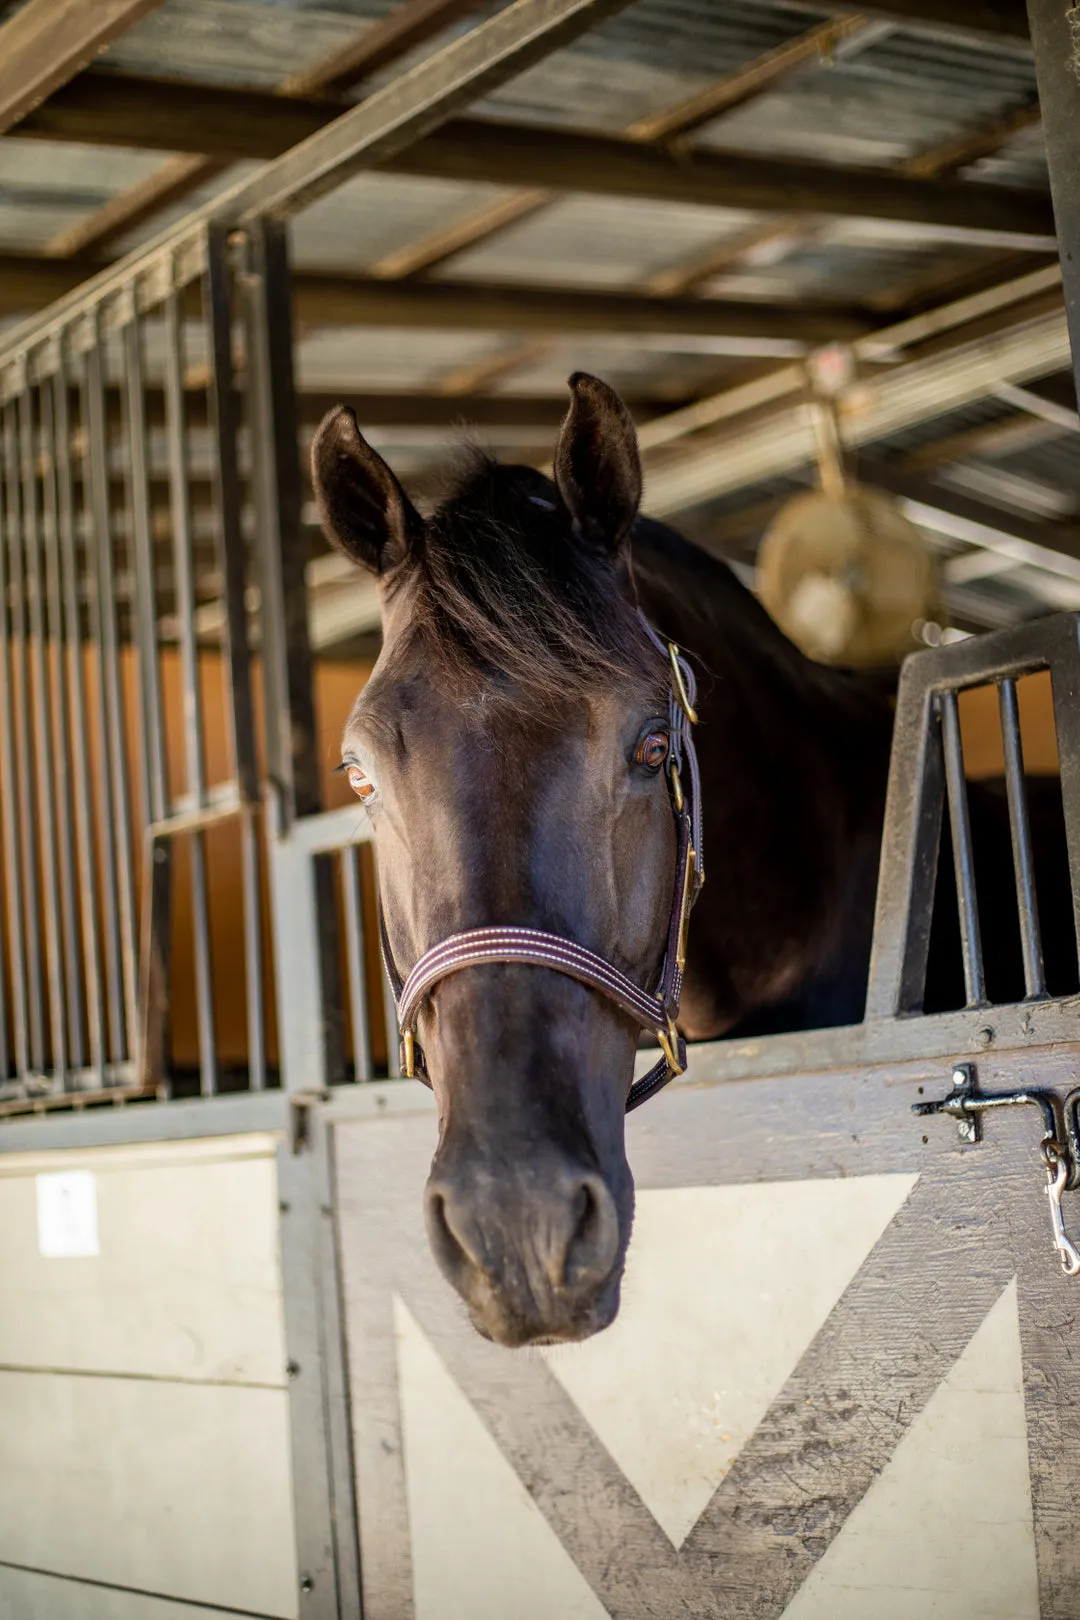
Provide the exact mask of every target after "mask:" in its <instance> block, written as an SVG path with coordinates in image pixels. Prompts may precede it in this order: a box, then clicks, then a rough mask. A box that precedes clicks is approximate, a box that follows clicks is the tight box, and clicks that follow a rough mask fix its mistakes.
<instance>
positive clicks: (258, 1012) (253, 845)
mask: <svg viewBox="0 0 1080 1620" xmlns="http://www.w3.org/2000/svg"><path fill="white" fill-rule="evenodd" d="M203 303H204V310H205V314H206V317H207V319H208V322H209V329H210V331H209V335H210V389H209V405H210V423H211V435H212V442H213V462H214V482H215V491H216V503H215V504H216V507H217V516H218V523H217V530H216V536H217V563H218V569H219V572H220V574H221V577H222V581H223V589H224V600H225V623H224V627H223V638H224V654H225V681H226V709H227V714H228V720H229V744H230V755H231V760H232V768H233V772H234V774H235V776H236V779H237V782H238V784H239V788H240V796H241V798H242V800H243V801H244V803H245V804H255V803H256V802H257V801H258V799H259V797H260V794H259V772H258V763H257V759H256V752H255V717H254V709H253V705H252V695H251V659H250V654H249V648H248V631H247V603H246V599H245V597H246V588H247V566H246V556H245V550H244V536H243V530H242V527H241V518H240V511H241V500H240V469H239V465H238V461H237V433H238V427H239V422H238V412H237V398H236V377H235V375H234V371H233V356H232V333H233V310H232V286H231V280H230V275H229V260H228V238H227V235H226V233H225V232H223V231H221V230H219V229H218V228H217V227H212V228H211V230H210V232H209V237H208V241H207V269H206V276H205V280H204V284H203ZM240 836H241V839H242V846H241V865H242V870H243V890H244V957H245V986H246V994H247V1029H248V1074H249V1083H250V1085H251V1088H252V1090H253V1091H261V1090H262V1088H263V1087H264V1086H265V1084H266V1035H265V1014H266V1004H265V991H264V986H263V971H262V915H261V912H262V904H261V894H262V888H261V883H260V878H259V842H258V829H257V826H256V824H255V820H254V817H253V816H252V815H250V814H248V815H245V816H244V817H243V820H242V823H241V834H240Z"/></svg>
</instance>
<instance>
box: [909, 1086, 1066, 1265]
mask: <svg viewBox="0 0 1080 1620" xmlns="http://www.w3.org/2000/svg"><path fill="white" fill-rule="evenodd" d="M952 1082H953V1083H952V1090H951V1091H950V1092H949V1094H948V1095H947V1096H945V1097H940V1098H939V1099H938V1100H937V1102H924V1103H913V1104H912V1112H913V1113H916V1114H924V1115H925V1114H948V1115H949V1116H950V1117H951V1118H952V1119H955V1120H956V1134H957V1136H959V1138H960V1140H961V1142H979V1141H981V1140H982V1116H983V1114H986V1113H989V1111H990V1110H991V1109H992V1108H1019V1107H1022V1106H1024V1105H1027V1104H1030V1106H1032V1107H1033V1108H1037V1109H1038V1110H1039V1112H1040V1113H1041V1115H1042V1121H1043V1135H1042V1141H1041V1143H1040V1144H1039V1154H1040V1157H1041V1159H1042V1164H1043V1169H1044V1170H1045V1172H1046V1196H1047V1197H1048V1199H1049V1200H1050V1227H1051V1231H1052V1232H1053V1238H1054V1247H1055V1249H1056V1250H1057V1252H1058V1257H1059V1259H1060V1260H1061V1269H1062V1271H1064V1273H1065V1275H1066V1276H1067V1277H1075V1276H1077V1275H1080V1249H1078V1248H1077V1247H1076V1245H1075V1243H1073V1242H1072V1240H1071V1239H1070V1237H1069V1236H1068V1234H1067V1232H1066V1231H1065V1221H1064V1217H1063V1215H1062V1210H1061V1196H1062V1194H1063V1193H1064V1192H1065V1191H1066V1190H1067V1189H1072V1188H1076V1187H1077V1186H1080V1126H1078V1123H1077V1106H1078V1104H1080V1087H1077V1088H1076V1089H1075V1090H1073V1091H1070V1092H1069V1093H1068V1095H1067V1096H1066V1097H1064V1098H1062V1097H1059V1096H1058V1094H1057V1092H1054V1091H1043V1090H1041V1089H1038V1088H1031V1087H1026V1088H1025V1089H1024V1090H1022V1091H1004V1092H987V1091H981V1090H980V1089H979V1081H978V1076H977V1074H976V1071H975V1065H974V1063H957V1064H956V1065H955V1067H954V1068H953V1071H952Z"/></svg>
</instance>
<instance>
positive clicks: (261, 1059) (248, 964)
mask: <svg viewBox="0 0 1080 1620" xmlns="http://www.w3.org/2000/svg"><path fill="white" fill-rule="evenodd" d="M240 838H241V846H240V863H241V870H242V874H243V877H242V882H243V892H244V974H245V984H246V989H247V1036H248V1084H249V1086H250V1088H251V1090H252V1091H262V1090H263V1089H264V1087H265V1085H266V1023H265V1018H266V992H265V987H264V985H263V962H262V902H261V894H262V884H261V881H260V873H259V829H258V823H257V822H256V820H255V816H254V813H253V812H251V811H248V812H247V813H246V814H245V815H243V816H242V817H241V820H240Z"/></svg>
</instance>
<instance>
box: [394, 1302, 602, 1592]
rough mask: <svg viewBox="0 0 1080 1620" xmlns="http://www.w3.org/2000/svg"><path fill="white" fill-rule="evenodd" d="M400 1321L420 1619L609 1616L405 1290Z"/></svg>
mask: <svg viewBox="0 0 1080 1620" xmlns="http://www.w3.org/2000/svg"><path fill="white" fill-rule="evenodd" d="M394 1326H395V1332H396V1336H397V1356H398V1383H399V1390H400V1398H401V1417H402V1436H403V1441H404V1448H405V1478H406V1487H407V1492H408V1502H409V1525H410V1529H411V1539H412V1558H413V1597H414V1602H415V1609H416V1620H554V1617H555V1616H558V1620H606V1617H607V1612H608V1611H607V1610H606V1609H605V1608H604V1606H603V1605H602V1604H601V1602H600V1600H599V1598H598V1597H597V1596H596V1595H595V1593H594V1592H593V1590H592V1588H591V1587H590V1586H589V1585H588V1583H587V1582H586V1580H585V1577H584V1576H583V1575H582V1574H581V1572H580V1571H579V1570H578V1569H577V1567H576V1566H575V1565H574V1563H573V1561H572V1560H571V1558H570V1555H569V1553H567V1552H566V1550H565V1548H564V1547H563V1545H562V1543H561V1542H560V1541H559V1539H558V1537H557V1536H556V1534H555V1532H554V1531H553V1530H552V1529H551V1527H550V1525H549V1524H548V1522H547V1520H546V1519H545V1518H544V1516H543V1514H542V1513H541V1511H540V1509H539V1508H538V1507H537V1506H536V1503H535V1502H534V1501H533V1499H532V1497H531V1496H530V1495H529V1493H528V1491H527V1490H526V1489H525V1487H524V1485H523V1484H522V1483H521V1481H520V1479H518V1477H517V1475H516V1474H515V1472H514V1470H513V1468H512V1467H511V1466H510V1464H509V1463H508V1462H507V1460H506V1458H505V1457H504V1456H503V1454H502V1452H501V1451H500V1450H499V1447H498V1446H497V1444H496V1442H495V1441H494V1440H493V1439H492V1437H491V1435H490V1434H489V1433H488V1432H487V1430H486V1429H485V1427H484V1425H483V1423H482V1422H481V1420H480V1418H479V1417H478V1416H477V1414H476V1412H475V1411H474V1410H473V1408H472V1407H471V1406H470V1405H469V1402H468V1401H467V1400H466V1398H465V1396H464V1395H463V1394H462V1393H461V1390H460V1389H459V1388H458V1386H457V1384H456V1383H455V1382H454V1380H453V1378H452V1377H451V1376H450V1374H449V1373H448V1372H447V1370H446V1368H445V1366H444V1365H443V1363H442V1361H441V1360H440V1359H439V1356H438V1354H437V1353H436V1351H435V1350H434V1349H433V1348H432V1346H431V1344H430V1343H429V1342H428V1340H427V1339H426V1337H425V1336H424V1334H423V1332H422V1330H421V1329H420V1327H419V1326H418V1325H417V1323H416V1321H415V1319H414V1318H413V1317H412V1315H411V1314H410V1312H409V1311H408V1309H407V1307H406V1306H405V1305H404V1303H403V1302H402V1300H401V1299H400V1297H398V1296H397V1295H395V1296H394Z"/></svg>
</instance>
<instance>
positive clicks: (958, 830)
mask: <svg viewBox="0 0 1080 1620" xmlns="http://www.w3.org/2000/svg"><path fill="white" fill-rule="evenodd" d="M940 701H941V737H942V743H943V746H944V750H945V789H946V794H947V797H948V803H949V830H950V832H951V833H952V846H953V866H954V868H955V871H956V904H957V909H958V911H959V914H960V948H961V951H962V953H963V958H964V991H965V994H966V996H967V1005H968V1006H969V1007H978V1006H981V1005H983V1003H985V1001H986V976H985V972H984V969H983V955H982V938H981V935H980V933H979V902H978V896H977V895H976V892H975V857H974V852H973V850H972V845H971V817H970V814H969V811H968V798H967V783H966V781H965V780H964V752H963V744H962V742H961V738H960V708H959V704H958V702H957V697H956V693H955V692H943V693H942V694H941V700H940Z"/></svg>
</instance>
